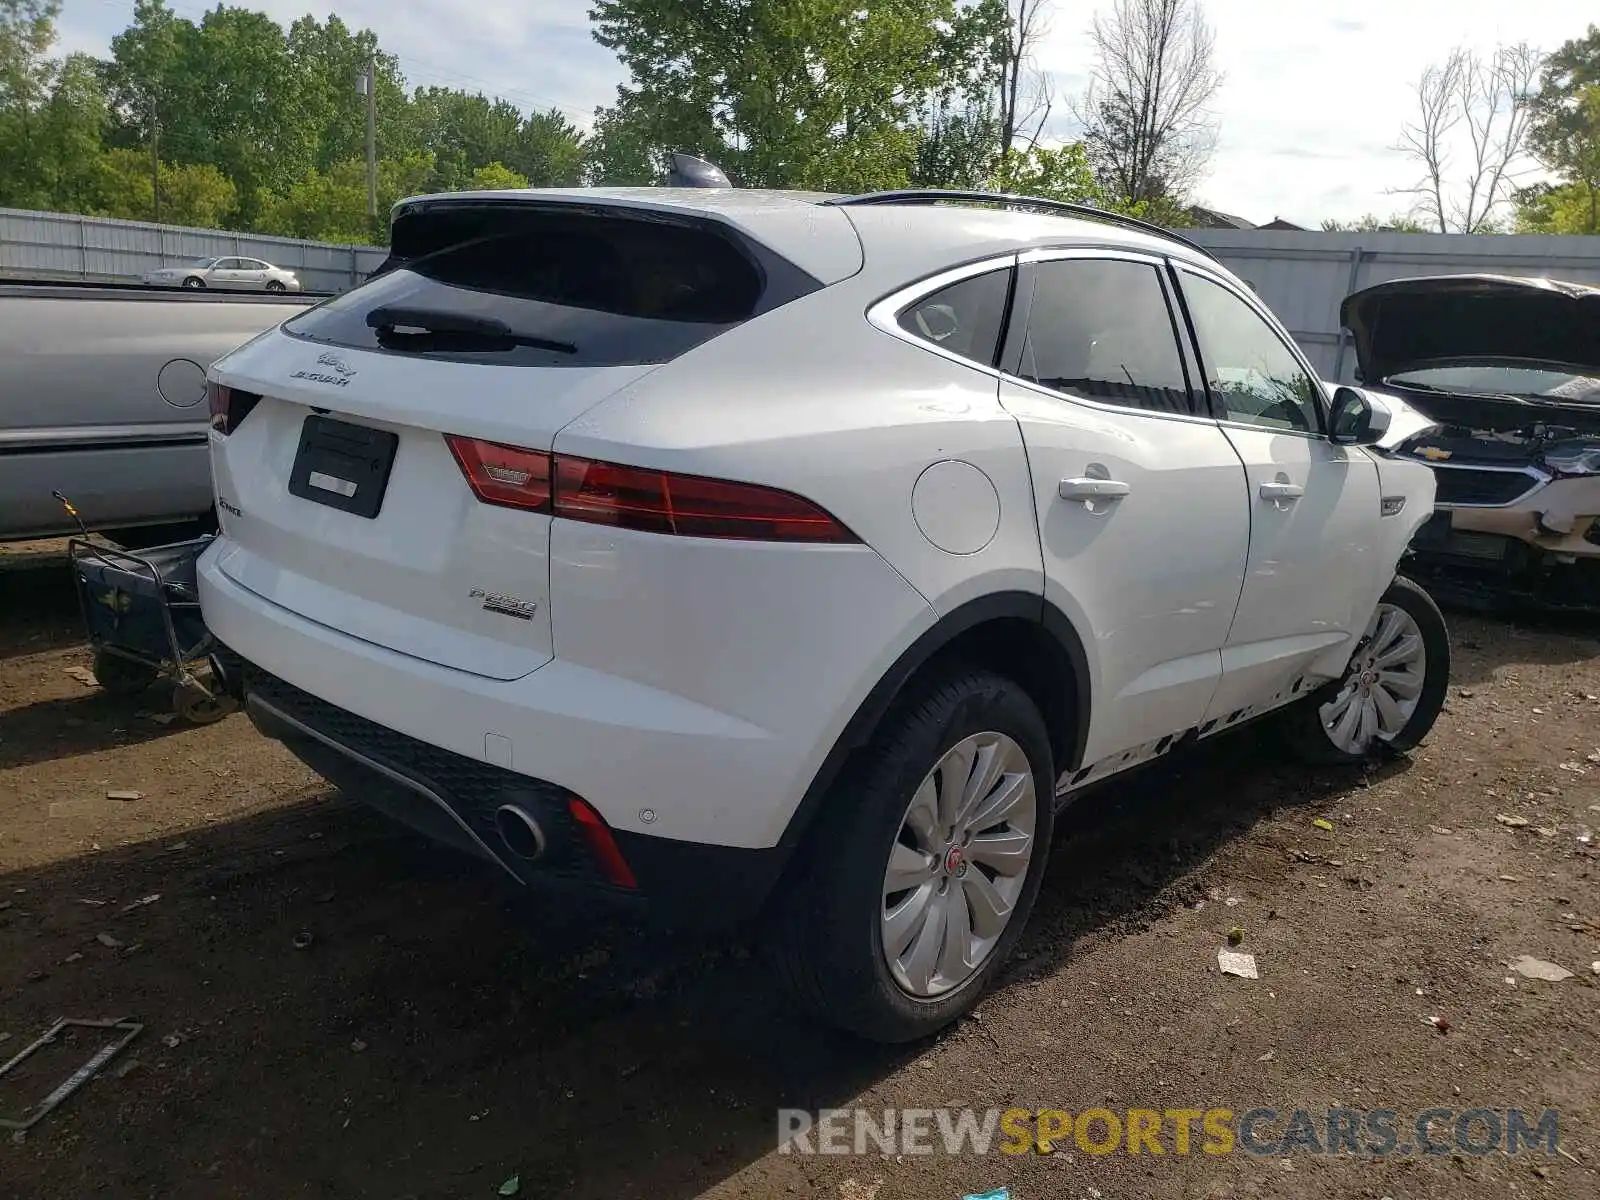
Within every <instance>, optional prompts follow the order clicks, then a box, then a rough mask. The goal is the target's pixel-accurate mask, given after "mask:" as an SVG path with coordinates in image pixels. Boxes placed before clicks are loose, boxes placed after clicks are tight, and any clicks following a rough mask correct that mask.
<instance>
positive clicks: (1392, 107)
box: [61, 0, 1600, 227]
mask: <svg viewBox="0 0 1600 1200" xmlns="http://www.w3.org/2000/svg"><path fill="white" fill-rule="evenodd" d="M171 6H172V7H173V8H174V10H175V11H177V12H179V13H180V14H182V15H184V16H187V17H191V18H194V17H198V16H199V15H200V14H201V13H202V12H203V11H204V10H205V8H207V7H210V5H208V4H206V3H205V2H204V0H171ZM249 7H252V8H257V9H261V10H264V11H266V12H268V13H270V14H271V15H272V16H273V17H275V18H276V19H278V20H279V21H282V22H284V23H287V22H289V21H291V20H293V19H294V18H295V17H297V16H300V15H303V14H305V13H306V12H311V13H314V14H316V15H317V16H319V17H323V16H326V15H327V14H328V13H329V12H330V11H335V10H336V11H337V12H338V13H339V15H340V16H341V17H342V18H343V19H344V20H345V21H346V22H347V23H348V24H350V25H353V26H356V27H358V28H359V27H362V26H366V27H369V28H372V29H374V30H376V31H377V33H378V36H379V39H380V41H381V43H382V45H383V46H384V48H385V49H386V50H388V51H390V52H391V53H394V54H397V55H398V56H399V58H400V61H401V66H402V69H403V70H404V72H405V74H406V77H407V79H408V80H409V81H410V82H411V83H413V84H424V85H425V84H440V85H444V86H449V87H463V88H468V89H471V90H480V91H484V92H487V93H489V94H492V95H501V96H504V97H505V98H506V99H508V100H511V101H513V102H515V103H517V104H520V105H522V106H523V107H539V108H549V107H559V108H561V109H563V110H565V111H566V112H568V113H569V115H570V116H571V117H572V118H573V120H575V121H576V122H578V123H579V124H580V125H585V124H587V122H588V119H589V116H590V114H591V113H592V112H593V110H594V108H595V107H596V106H597V105H601V104H606V103H609V102H610V100H611V98H612V96H613V94H614V92H615V89H616V85H617V84H618V83H619V82H621V80H622V78H623V75H622V71H621V69H620V68H619V67H618V65H617V63H616V61H615V59H613V58H612V56H611V54H610V52H609V51H607V50H605V49H603V48H601V47H600V46H598V45H596V44H595V43H594V41H593V40H592V39H591V38H590V36H589V28H588V26H589V21H588V9H589V4H588V2H587V0H398V2H397V0H342V2H341V3H339V4H337V5H330V4H326V3H322V2H321V0H298V2H297V0H255V2H254V3H250V4H249ZM1204 7H1205V11H1206V14H1207V17H1208V19H1209V20H1210V22H1211V23H1212V25H1213V26H1214V27H1215V29H1216V34H1217V51H1218V58H1219V65H1220V66H1221V68H1222V70H1223V71H1224V73H1225V75H1226V80H1225V82H1224V85H1223V89H1222V92H1221V93H1220V95H1219V97H1218V101H1217V105H1216V112H1217V116H1218V118H1219V121H1220V126H1221V133H1220V140H1219V144H1218V148H1217V154H1216V157H1215V159H1214V160H1213V162H1212V165H1211V170H1210V173H1209V175H1208V177H1207V178H1206V180H1205V181H1204V182H1203V183H1202V184H1201V186H1200V188H1199V189H1198V198H1199V199H1201V200H1202V201H1204V202H1205V203H1207V204H1209V205H1211V206H1212V207H1214V208H1220V209H1223V210H1224V211H1227V212H1232V213H1237V214H1239V215H1240V216H1244V217H1247V218H1249V219H1251V220H1253V221H1256V222H1266V221H1270V220H1271V219H1272V218H1274V217H1284V218H1287V219H1289V220H1292V221H1296V222H1298V223H1300V224H1306V225H1311V226H1313V227H1314V226H1315V225H1316V223H1317V222H1319V221H1321V220H1322V219H1323V218H1324V217H1339V218H1351V217H1357V216H1360V215H1361V214H1363V213H1366V212H1379V213H1389V212H1393V211H1395V210H1397V209H1404V208H1405V207H1406V206H1407V204H1408V203H1409V201H1408V199H1407V198H1406V197H1404V196H1399V195H1395V194H1393V190H1394V189H1398V188H1403V187H1405V186H1406V185H1408V184H1409V183H1411V182H1412V181H1413V179H1414V176H1415V171H1414V169H1413V167H1412V166H1411V165H1410V164H1409V163H1408V162H1407V161H1406V160H1405V159H1404V158H1403V157H1401V156H1400V155H1398V154H1396V153H1395V152H1394V151H1393V149H1392V147H1393V146H1394V143H1395V140H1396V138H1397V137H1398V134H1399V130H1400V125H1401V122H1402V121H1403V120H1404V119H1405V118H1406V116H1407V115H1409V113H1410V112H1411V110H1412V107H1413V103H1414V102H1413V100H1412V94H1411V88H1412V85H1413V84H1414V82H1415V80H1416V78H1417V76H1418V75H1419V74H1420V73H1421V70H1422V68H1423V67H1424V66H1425V65H1427V64H1428V63H1429V62H1432V61H1435V60H1438V59H1442V58H1443V57H1444V56H1445V55H1446V54H1448V53H1449V51H1450V49H1451V48H1452V47H1454V46H1456V45H1458V44H1467V45H1472V46H1476V47H1478V48H1481V49H1489V48H1492V47H1493V46H1494V45H1495V44H1496V43H1498V42H1514V41H1523V40H1525V41H1529V42H1532V43H1533V44H1534V45H1536V46H1540V47H1542V48H1544V49H1553V48H1554V47H1555V46H1557V45H1559V44H1560V43H1561V42H1563V41H1565V40H1567V39H1568V38H1572V37H1577V36H1580V35H1581V34H1582V33H1583V32H1584V30H1585V28H1586V27H1587V25H1588V24H1589V23H1591V22H1600V9H1597V8H1596V7H1595V5H1594V3H1593V0H1522V2H1521V3H1518V4H1506V3H1504V2H1503V0H1206V2H1205V3H1204ZM132 12H133V4H132V0H65V2H64V9H63V13H62V18H61V32H62V40H61V45H62V48H64V49H67V50H86V51H89V52H90V53H94V54H105V53H106V52H107V47H108V43H109V41H110V38H111V36H112V35H113V34H115V33H116V32H118V31H119V30H120V29H122V28H123V27H124V26H125V25H126V24H127V23H128V21H129V20H130V18H131V16H132ZM1091 12H1092V9H1091V8H1090V7H1089V6H1088V5H1084V4H1081V3H1078V2H1076V0H1060V2H1059V3H1058V4H1057V5H1056V12H1055V15H1054V17H1053V20H1052V23H1051V29H1050V35H1049V37H1048V38H1047V39H1046V41H1045V43H1044V44H1043V47H1042V49H1041V53H1040V65H1041V66H1043V67H1044V68H1045V69H1047V70H1049V71H1051V72H1052V73H1053V75H1054V76H1055V78H1056V80H1057V90H1058V93H1059V94H1060V99H1059V100H1058V103H1057V110H1058V111H1060V112H1063V113H1064V111H1065V109H1066V107H1067V105H1066V103H1065V101H1066V100H1067V99H1069V98H1071V97H1073V96H1075V95H1076V94H1077V93H1079V92H1081V90H1082V87H1083V83H1084V79H1085V77H1086V73H1087V70H1088V68H1089V65H1090V64H1089V60H1088V50H1087V46H1086V42H1085V38H1084V31H1085V29H1086V27H1087V25H1088V23H1089V19H1090V13H1091ZM1055 132H1058V133H1060V134H1063V135H1068V134H1070V128H1068V127H1067V126H1066V125H1065V124H1064V123H1063V124H1060V125H1057V126H1056V127H1055Z"/></svg>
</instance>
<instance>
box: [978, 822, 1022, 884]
mask: <svg viewBox="0 0 1600 1200" xmlns="http://www.w3.org/2000/svg"><path fill="white" fill-rule="evenodd" d="M967 857H968V858H970V859H971V860H972V861H973V862H974V863H982V864H983V865H984V866H986V867H993V868H994V869H995V870H996V871H998V872H999V873H1000V874H1002V875H1020V874H1022V872H1024V871H1026V870H1027V869H1028V860H1029V859H1030V858H1032V857H1033V834H1031V833H1023V832H1022V831H1021V830H1013V831H1011V832H1008V833H986V834H984V835H983V836H982V837H975V838H973V839H972V845H971V846H969V847H968V848H967Z"/></svg>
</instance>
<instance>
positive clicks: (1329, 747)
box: [1279, 576, 1450, 766]
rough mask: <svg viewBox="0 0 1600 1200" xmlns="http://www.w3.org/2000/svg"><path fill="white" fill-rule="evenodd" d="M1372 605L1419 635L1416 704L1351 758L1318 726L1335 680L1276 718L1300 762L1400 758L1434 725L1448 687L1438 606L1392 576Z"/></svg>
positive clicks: (1445, 637) (1337, 684) (1446, 639)
mask: <svg viewBox="0 0 1600 1200" xmlns="http://www.w3.org/2000/svg"><path fill="white" fill-rule="evenodd" d="M1378 603H1379V605H1380V606H1381V605H1391V606H1393V607H1395V608H1398V609H1401V610H1402V611H1404V612H1405V613H1406V615H1408V616H1409V617H1410V618H1411V619H1412V620H1413V621H1414V622H1415V623H1416V626H1417V630H1418V632H1420V633H1421V635H1422V644H1423V649H1424V650H1425V651H1426V655H1427V661H1426V666H1425V668H1424V671H1423V682H1422V691H1421V694H1420V695H1419V697H1418V699H1417V706H1416V708H1415V709H1414V710H1413V711H1412V713H1411V716H1410V718H1409V719H1407V721H1406V723H1405V725H1404V726H1403V727H1402V728H1401V729H1400V731H1399V733H1397V734H1396V735H1395V736H1393V737H1390V738H1384V737H1381V736H1380V737H1375V738H1373V739H1372V743H1371V745H1370V746H1369V747H1368V748H1367V751H1366V752H1365V753H1362V754H1352V753H1349V752H1348V751H1346V750H1344V749H1342V748H1341V747H1339V746H1337V745H1335V744H1334V743H1333V741H1332V740H1330V737H1329V733H1328V730H1327V729H1325V728H1324V727H1323V724H1322V719H1321V709H1322V706H1323V705H1325V704H1327V703H1328V702H1329V701H1330V700H1332V699H1333V698H1334V697H1336V696H1337V695H1338V694H1339V692H1340V690H1341V689H1342V688H1343V686H1344V683H1345V679H1335V680H1333V681H1332V682H1330V683H1328V684H1326V685H1324V686H1323V687H1321V688H1318V689H1317V691H1315V692H1313V693H1312V694H1311V695H1309V696H1307V697H1306V698H1305V699H1303V700H1300V701H1298V702H1297V703H1296V704H1294V705H1293V706H1292V707H1290V708H1289V709H1288V710H1287V711H1286V712H1285V713H1284V714H1283V716H1282V718H1281V719H1280V722H1279V732H1280V733H1281V735H1282V740H1283V742H1284V745H1285V748H1286V749H1288V751H1289V752H1290V753H1291V754H1292V755H1293V756H1294V757H1295V758H1298V759H1299V760H1301V761H1302V762H1306V763H1311V764H1313V765H1318V766H1329V765H1348V764H1355V763H1361V762H1365V761H1368V760H1369V759H1371V758H1373V757H1375V756H1378V755H1383V754H1404V753H1406V752H1407V751H1409V750H1412V749H1414V748H1415V747H1416V746H1417V745H1418V743H1420V742H1421V741H1422V739H1423V738H1425V737H1427V736H1428V733H1429V731H1430V730H1432V729H1433V725H1434V722H1435V721H1437V720H1438V719H1439V713H1440V711H1441V710H1442V709H1443V708H1444V701H1445V694H1446V692H1447V691H1448V690H1449V687H1450V632H1449V630H1448V629H1447V628H1446V626H1445V622H1444V616H1443V614H1441V613H1440V612H1439V606H1438V605H1437V604H1435V603H1434V602H1433V598H1432V597H1431V596H1429V595H1428V593H1427V592H1425V591H1423V590H1422V589H1421V588H1420V587H1418V586H1417V585H1416V584H1415V583H1413V582H1412V581H1411V580H1409V579H1407V578H1405V577H1404V576H1396V577H1395V580H1394V582H1393V583H1391V584H1390V585H1389V587H1388V590H1387V591H1385V592H1384V593H1383V595H1382V596H1381V597H1379V600H1378ZM1365 645H1366V641H1365V639H1363V641H1362V644H1361V645H1360V646H1357V648H1356V651H1355V653H1354V654H1352V655H1351V666H1350V669H1349V670H1348V671H1347V672H1346V677H1345V678H1348V677H1349V675H1350V674H1351V673H1353V672H1354V671H1356V670H1357V662H1358V660H1359V659H1360V656H1361V652H1362V650H1363V649H1364V648H1365Z"/></svg>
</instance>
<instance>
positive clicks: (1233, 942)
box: [1228, 925, 1244, 946]
mask: <svg viewBox="0 0 1600 1200" xmlns="http://www.w3.org/2000/svg"><path fill="white" fill-rule="evenodd" d="M1242 941H1244V930H1242V929H1240V928H1239V927H1238V926H1237V925H1235V926H1234V927H1233V928H1232V929H1230V930H1228V945H1230V946H1237V945H1238V944H1239V943H1240V942H1242Z"/></svg>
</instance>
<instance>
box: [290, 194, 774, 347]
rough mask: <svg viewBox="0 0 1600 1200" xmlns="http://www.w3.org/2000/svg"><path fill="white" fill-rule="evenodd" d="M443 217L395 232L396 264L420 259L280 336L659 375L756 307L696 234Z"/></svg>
mask: <svg viewBox="0 0 1600 1200" xmlns="http://www.w3.org/2000/svg"><path fill="white" fill-rule="evenodd" d="M445 216H446V218H447V219H443V220H438V219H436V220H435V222H434V224H433V226H432V228H431V229H426V230H423V231H422V232H420V233H419V231H418V230H417V229H416V228H415V227H413V228H411V229H409V230H407V231H406V233H405V236H404V238H402V235H401V231H400V229H399V227H398V226H397V229H396V247H395V248H396V251H397V252H403V251H404V250H405V249H406V245H405V243H406V242H409V243H411V244H412V245H413V246H415V247H416V248H417V249H418V250H419V251H420V252H419V253H416V254H415V255H414V256H410V257H399V258H392V259H391V263H392V265H390V266H388V268H387V269H385V270H384V271H383V273H382V274H379V275H376V276H375V277H373V278H372V279H370V280H369V281H368V282H367V283H365V284H363V285H361V286H360V287H358V288H356V289H354V290H353V291H350V292H347V293H346V294H344V295H343V296H339V297H336V298H335V299H333V300H330V301H328V302H327V303H324V304H322V305H319V306H318V307H316V308H314V309H311V310H309V311H307V312H305V313H303V314H301V315H300V316H298V317H295V318H294V319H293V320H291V321H289V322H288V323H287V324H286V325H285V326H284V329H285V331H286V332H288V333H290V334H292V335H294V336H296V337H301V338H305V339H307V340H309V341H314V342H322V343H327V344H329V345H334V346H344V347H351V348H357V349H364V350H380V351H389V352H391V353H397V354H411V355H416V356H419V357H425V358H444V359H452V360H458V361H466V362H482V363H493V364H496V365H528V366H541V367H561V366H573V367H595V366H629V365H641V364H651V363H661V362H667V361H670V360H671V359H673V358H676V357H678V356H679V355H681V354H683V353H685V352H687V351H688V350H691V349H693V348H694V347H695V346H697V345H700V344H701V343H703V342H705V341H708V340H709V339H711V338H713V337H715V336H716V335H717V334H719V333H722V332H723V331H725V330H727V329H730V328H732V327H734V326H735V325H738V324H740V323H742V322H743V321H746V320H748V319H750V317H752V316H753V315H755V314H756V312H757V311H759V309H760V306H761V303H762V299H763V293H764V285H765V279H764V275H763V271H762V270H761V268H760V267H759V266H758V265H757V263H756V262H755V261H754V260H753V259H752V258H751V257H750V256H749V255H747V254H746V253H745V252H744V250H743V249H742V248H741V247H739V246H737V245H735V244H734V243H733V242H732V241H731V240H730V239H728V238H726V237H723V236H721V235H720V234H717V233H713V232H711V231H709V230H706V229H703V228H698V227H691V226H687V225H679V224H672V223H667V222H664V221H651V220H637V219H629V218H626V217H615V216H595V215H591V214H576V213H575V214H564V213H549V212H543V211H535V212H516V211H512V212H506V213H503V214H494V215H489V216H485V215H483V214H480V215H479V218H478V219H477V220H476V221H464V220H462V219H461V214H446V215H445ZM415 219H417V218H414V220H415ZM430 235H431V236H430Z"/></svg>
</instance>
